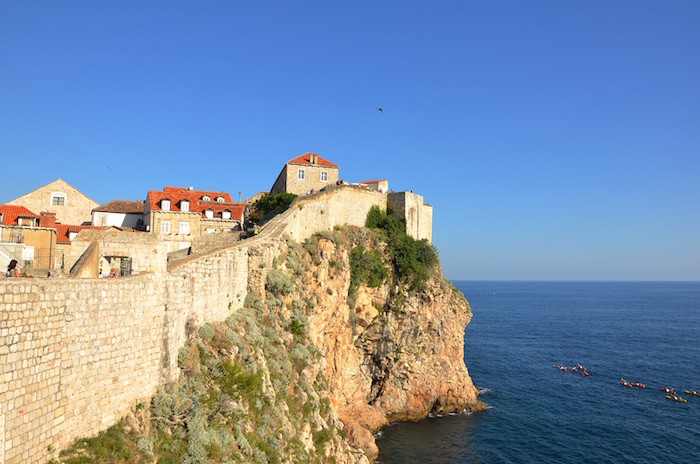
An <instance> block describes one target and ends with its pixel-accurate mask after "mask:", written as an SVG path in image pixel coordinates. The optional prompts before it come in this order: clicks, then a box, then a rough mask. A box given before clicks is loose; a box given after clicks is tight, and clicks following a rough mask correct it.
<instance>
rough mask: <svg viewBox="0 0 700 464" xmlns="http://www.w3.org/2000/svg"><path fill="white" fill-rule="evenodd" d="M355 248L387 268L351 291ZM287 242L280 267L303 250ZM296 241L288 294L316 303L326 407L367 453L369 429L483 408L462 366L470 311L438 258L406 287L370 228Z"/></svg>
mask: <svg viewBox="0 0 700 464" xmlns="http://www.w3.org/2000/svg"><path fill="white" fill-rule="evenodd" d="M358 246H361V247H363V248H365V249H366V250H372V249H374V250H376V251H377V252H379V253H380V254H381V255H382V256H383V261H384V266H385V268H387V269H388V270H389V275H388V276H387V278H385V279H384V281H383V282H382V283H381V284H380V285H378V286H376V287H371V286H369V285H368V284H360V285H358V288H357V289H356V291H353V289H351V288H350V286H351V267H352V266H351V263H350V258H349V255H350V252H351V250H352V249H353V248H355V247H358ZM286 247H287V250H286V251H283V256H284V255H285V254H286V255H287V259H286V260H285V265H283V266H281V269H284V271H285V272H289V271H290V267H289V266H287V265H286V264H287V263H289V262H290V260H289V257H290V256H292V255H295V254H302V255H303V253H299V252H298V251H296V250H295V248H297V247H298V246H297V245H295V244H293V243H288V244H287V245H286ZM303 248H304V249H305V251H307V253H308V256H307V257H306V259H307V260H308V262H307V263H306V266H305V267H304V268H303V270H302V271H301V272H299V270H298V268H297V269H296V270H294V271H293V273H295V274H296V279H295V280H296V282H297V285H296V289H295V291H294V292H293V293H292V294H290V295H289V296H288V299H289V300H290V301H294V300H295V299H297V300H302V301H309V300H312V301H314V305H313V310H312V311H311V313H310V314H309V337H310V339H311V341H312V342H313V344H314V345H315V346H316V347H318V348H319V350H320V351H321V353H322V354H323V357H322V358H321V364H322V369H323V372H324V374H325V376H326V378H327V379H328V386H329V397H330V400H331V409H332V410H333V411H334V412H335V413H336V414H337V416H338V418H339V419H340V421H341V422H342V423H343V425H344V430H345V431H346V432H347V433H348V438H349V440H348V441H349V443H350V444H351V445H352V446H356V447H358V448H360V449H362V450H363V451H364V452H365V453H366V454H367V456H368V457H369V458H370V459H373V458H374V457H376V455H377V451H378V450H377V447H376V445H375V442H374V438H373V433H374V432H376V431H377V430H379V429H380V428H382V427H383V426H385V425H387V424H389V423H390V422H392V421H399V420H413V419H419V418H423V417H426V416H427V415H428V414H429V413H431V412H434V413H444V412H452V411H463V410H479V409H482V408H483V404H482V403H480V402H479V401H478V400H477V391H476V388H475V387H474V385H473V384H472V381H471V379H470V377H469V374H468V372H467V368H466V366H465V365H464V329H465V327H466V325H467V324H468V323H469V320H470V319H471V310H470V308H469V305H468V303H467V301H466V300H465V298H464V296H463V295H462V294H461V293H460V292H459V291H458V290H457V289H456V288H455V287H454V286H453V285H452V284H451V283H449V282H448V281H447V280H446V279H445V278H444V277H443V276H442V273H441V271H440V268H439V265H438V266H436V267H435V268H434V269H432V272H430V274H429V275H430V277H429V279H428V280H427V281H426V282H425V285H424V287H423V288H422V289H420V290H409V289H408V288H407V286H406V285H402V284H401V283H400V280H401V279H400V278H399V277H400V276H396V275H393V274H392V269H391V266H390V265H389V264H388V263H387V261H388V259H387V256H386V250H385V248H386V247H385V246H384V245H383V244H382V243H381V242H380V241H379V240H378V237H377V236H376V233H375V232H373V231H369V230H367V229H345V230H343V231H336V232H335V233H333V234H331V233H324V234H320V235H316V236H315V237H312V238H311V239H309V240H307V241H306V242H305V243H304V246H303ZM292 262H293V261H292ZM292 267H294V265H293V266H292ZM349 293H350V294H349Z"/></svg>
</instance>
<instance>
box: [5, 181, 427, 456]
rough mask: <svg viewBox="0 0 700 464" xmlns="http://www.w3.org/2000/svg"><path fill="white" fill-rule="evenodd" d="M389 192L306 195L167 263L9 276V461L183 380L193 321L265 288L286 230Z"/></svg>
mask: <svg viewBox="0 0 700 464" xmlns="http://www.w3.org/2000/svg"><path fill="white" fill-rule="evenodd" d="M387 198H388V195H387V194H381V193H378V192H374V191H368V190H364V189H360V188H358V187H349V186H339V187H337V188H332V189H330V190H329V191H324V192H320V193H317V194H314V195H309V196H306V197H300V198H298V199H297V200H296V201H295V202H294V203H293V204H292V206H291V207H290V209H289V210H287V211H286V212H284V213H283V214H281V215H279V216H278V217H276V218H274V219H273V220H272V221H270V223H268V224H267V225H266V226H265V227H264V229H263V230H262V232H261V233H260V235H258V236H257V237H255V238H252V239H248V240H244V241H240V242H237V243H235V244H233V245H230V246H228V247H226V248H221V249H218V250H214V251H211V252H209V253H206V254H201V255H197V256H190V257H188V258H185V259H182V260H180V261H177V262H175V263H169V264H167V268H166V264H165V259H166V258H165V253H162V251H163V250H160V249H157V251H156V253H153V250H151V251H150V253H151V254H152V255H158V256H159V257H162V263H161V264H160V265H156V264H153V265H152V266H150V268H149V270H148V272H145V273H142V274H139V275H135V276H132V277H124V278H117V279H95V278H89V279H3V280H0V464H19V463H25V462H36V463H45V462H47V461H48V460H49V459H51V458H53V457H55V456H56V455H57V453H58V451H59V450H60V449H62V448H65V447H66V446H68V445H70V444H71V443H72V442H73V440H75V439H76V438H79V437H83V436H90V435H95V434H97V433H98V432H100V431H102V430H105V429H106V428H107V427H109V426H110V425H113V424H114V423H116V422H117V421H118V420H119V419H120V418H121V417H123V416H124V414H125V413H126V412H127V411H128V409H129V408H130V407H131V406H132V405H134V404H137V403H138V402H141V401H147V400H148V399H149V398H150V397H151V396H153V394H154V393H155V392H156V391H157V389H158V388H159V387H160V386H162V385H165V384H167V383H169V382H172V381H174V380H176V379H177V377H178V375H179V368H178V367H177V357H178V351H179V349H180V347H181V346H182V345H183V344H184V342H185V341H186V337H187V333H186V330H187V327H188V326H192V325H200V324H202V323H204V322H205V321H221V320H224V319H225V318H226V317H227V316H228V315H230V314H231V313H232V312H235V311H237V310H238V309H239V308H241V307H242V305H243V301H244V300H245V297H246V295H247V289H248V285H249V284H250V285H251V287H252V288H254V289H255V290H256V291H263V290H264V282H265V278H264V277H265V271H266V270H268V269H269V267H270V266H269V264H270V263H271V261H272V258H273V257H274V256H275V254H276V249H277V247H278V245H277V244H278V243H279V238H281V237H282V236H284V235H288V236H290V237H292V238H294V239H295V240H297V241H302V240H304V239H306V238H307V237H309V236H311V235H312V234H313V233H315V232H317V231H320V230H332V229H333V227H335V226H340V225H345V224H349V225H357V226H361V225H364V220H365V217H366V215H367V211H368V210H369V208H370V207H371V206H373V205H378V206H380V207H385V206H386V204H387ZM421 202H422V198H421ZM83 246H84V247H86V246H87V245H86V244H83ZM105 246H108V247H112V248H111V249H110V251H109V252H110V253H117V252H120V251H118V250H116V249H114V248H113V247H114V245H113V244H111V245H110V244H107V245H105ZM154 259H155V258H154V257H150V258H149V260H150V261H153V260H154ZM159 259H160V258H159Z"/></svg>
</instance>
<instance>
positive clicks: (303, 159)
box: [287, 152, 338, 168]
mask: <svg viewBox="0 0 700 464" xmlns="http://www.w3.org/2000/svg"><path fill="white" fill-rule="evenodd" d="M311 155H314V156H315V157H316V158H317V162H316V163H312V162H311ZM287 164H304V165H314V164H315V165H317V166H326V167H329V168H337V167H338V165H337V164H333V163H331V162H330V161H328V160H325V159H323V158H321V157H320V156H318V155H317V154H316V153H311V152H308V153H304V154H303V155H301V156H298V157H296V158H294V159H291V160H289V161H287Z"/></svg>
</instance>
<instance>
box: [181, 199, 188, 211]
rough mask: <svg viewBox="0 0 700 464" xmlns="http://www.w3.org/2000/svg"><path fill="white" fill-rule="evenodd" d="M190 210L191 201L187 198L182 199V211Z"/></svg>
mask: <svg viewBox="0 0 700 464" xmlns="http://www.w3.org/2000/svg"><path fill="white" fill-rule="evenodd" d="M189 210H190V202H189V201H187V200H182V201H181V202H180V211H189Z"/></svg>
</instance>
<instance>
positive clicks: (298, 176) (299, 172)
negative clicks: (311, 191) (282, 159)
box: [297, 169, 304, 180]
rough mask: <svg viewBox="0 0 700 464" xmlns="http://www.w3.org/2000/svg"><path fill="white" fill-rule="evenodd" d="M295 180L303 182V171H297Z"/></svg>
mask: <svg viewBox="0 0 700 464" xmlns="http://www.w3.org/2000/svg"><path fill="white" fill-rule="evenodd" d="M297 178H298V179H299V180H304V170H303V169H299V170H298V171H297Z"/></svg>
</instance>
